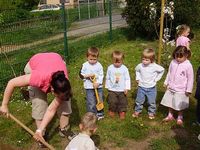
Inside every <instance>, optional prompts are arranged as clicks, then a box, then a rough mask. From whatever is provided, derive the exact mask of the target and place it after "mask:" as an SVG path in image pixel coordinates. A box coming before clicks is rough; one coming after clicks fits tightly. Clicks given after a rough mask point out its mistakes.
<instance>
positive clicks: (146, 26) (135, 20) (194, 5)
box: [122, 0, 200, 38]
mask: <svg viewBox="0 0 200 150" xmlns="http://www.w3.org/2000/svg"><path fill="white" fill-rule="evenodd" d="M126 2H127V6H126V7H125V9H124V11H123V13H122V16H123V17H124V18H125V19H126V21H127V23H128V25H129V29H130V32H129V33H130V36H129V37H136V36H142V37H147V38H155V37H157V35H156V32H155V31H156V30H157V31H159V21H160V20H159V19H160V10H161V8H160V7H161V1H160V0H159V1H158V0H126ZM166 2H167V3H169V2H170V1H166ZM152 3H153V4H155V9H156V15H155V17H153V18H151V17H150V16H151V12H150V6H151V4H152ZM165 18H166V16H165ZM165 24H168V22H166V20H165ZM180 24H187V25H189V26H191V27H198V26H199V25H200V1H199V0H193V1H188V0H176V1H174V20H173V28H174V29H175V27H176V26H178V25H180Z"/></svg>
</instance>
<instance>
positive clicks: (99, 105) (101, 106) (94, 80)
mask: <svg viewBox="0 0 200 150" xmlns="http://www.w3.org/2000/svg"><path fill="white" fill-rule="evenodd" d="M90 80H91V81H92V82H93V83H95V82H96V77H95V76H94V77H91V78H90ZM94 91H95V95H96V99H97V104H96V108H97V110H98V111H100V110H102V109H103V108H104V105H103V102H101V101H100V99H99V94H98V91H97V88H94Z"/></svg>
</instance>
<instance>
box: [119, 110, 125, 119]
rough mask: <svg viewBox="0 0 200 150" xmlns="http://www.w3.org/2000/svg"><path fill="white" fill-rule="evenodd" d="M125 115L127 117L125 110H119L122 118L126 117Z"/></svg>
mask: <svg viewBox="0 0 200 150" xmlns="http://www.w3.org/2000/svg"><path fill="white" fill-rule="evenodd" d="M125 117H126V112H124V111H122V112H119V118H120V119H121V120H123V119H125Z"/></svg>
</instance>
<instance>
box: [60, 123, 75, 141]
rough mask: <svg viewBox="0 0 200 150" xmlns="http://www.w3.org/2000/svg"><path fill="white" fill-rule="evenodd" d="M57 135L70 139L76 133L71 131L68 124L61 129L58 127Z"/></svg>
mask: <svg viewBox="0 0 200 150" xmlns="http://www.w3.org/2000/svg"><path fill="white" fill-rule="evenodd" d="M59 135H60V136H61V137H62V138H64V137H67V138H68V139H69V140H72V139H73V138H74V137H75V136H76V135H77V134H76V133H74V132H73V131H71V129H70V125H68V126H66V127H64V128H63V129H60V128H59Z"/></svg>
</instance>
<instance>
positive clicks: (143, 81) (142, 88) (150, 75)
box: [132, 49, 164, 119]
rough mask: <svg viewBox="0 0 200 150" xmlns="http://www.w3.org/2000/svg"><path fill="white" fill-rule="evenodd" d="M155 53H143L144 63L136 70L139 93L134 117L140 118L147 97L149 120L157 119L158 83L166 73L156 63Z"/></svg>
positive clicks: (145, 51)
mask: <svg viewBox="0 0 200 150" xmlns="http://www.w3.org/2000/svg"><path fill="white" fill-rule="evenodd" d="M154 61H155V52H154V50H153V49H145V50H143V53H142V63H140V64H138V65H137V66H136V68H135V71H136V81H137V83H138V91H137V97H136V102H135V112H134V113H133V114H132V116H133V117H134V118H135V117H138V116H139V114H140V113H141V112H142V108H143V104H144V102H145V97H147V102H148V105H149V106H148V115H149V119H154V118H155V113H156V95H157V90H156V83H157V81H159V80H160V79H161V77H162V75H163V73H164V68H163V67H162V66H160V65H158V64H156V63H155V62H154Z"/></svg>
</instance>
